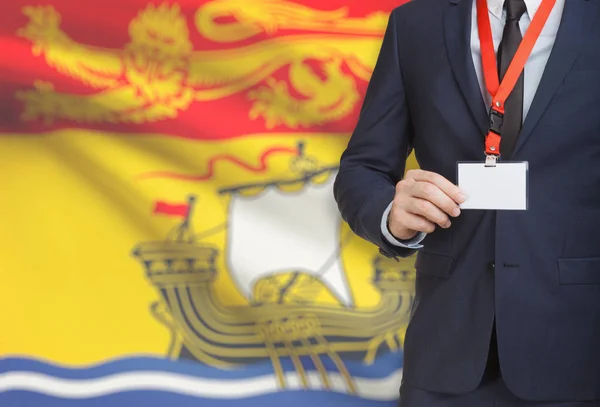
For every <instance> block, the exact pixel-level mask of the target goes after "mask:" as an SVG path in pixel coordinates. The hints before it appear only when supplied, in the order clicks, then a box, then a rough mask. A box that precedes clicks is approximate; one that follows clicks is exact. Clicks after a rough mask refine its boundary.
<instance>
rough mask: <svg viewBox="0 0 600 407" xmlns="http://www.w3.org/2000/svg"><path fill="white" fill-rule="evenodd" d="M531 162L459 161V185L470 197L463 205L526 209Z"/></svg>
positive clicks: (469, 206) (466, 206)
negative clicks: (493, 162) (487, 162)
mask: <svg viewBox="0 0 600 407" xmlns="http://www.w3.org/2000/svg"><path fill="white" fill-rule="evenodd" d="M527 173H528V163H527V162H526V161H525V162H506V163H496V164H495V166H491V167H489V166H488V167H486V165H485V164H484V163H458V187H459V188H460V189H461V190H462V191H464V193H465V194H466V196H467V199H466V201H465V202H464V203H462V204H461V205H460V208H461V209H487V210H526V209H527Z"/></svg>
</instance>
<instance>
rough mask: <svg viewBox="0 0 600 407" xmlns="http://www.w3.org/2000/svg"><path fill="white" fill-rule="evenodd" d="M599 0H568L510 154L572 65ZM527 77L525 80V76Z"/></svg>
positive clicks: (534, 122) (545, 106)
mask: <svg viewBox="0 0 600 407" xmlns="http://www.w3.org/2000/svg"><path fill="white" fill-rule="evenodd" d="M599 5H600V1H598V0H567V1H566V2H565V8H564V11H563V16H562V19H561V23H560V27H559V29H558V33H557V35H556V40H555V42H554V46H553V47H552V52H551V54H550V58H549V59H548V63H547V64H546V68H545V70H544V74H543V76H542V79H541V81H540V84H539V86H538V89H537V92H536V94H535V97H534V99H533V102H532V104H531V107H530V109H529V113H528V114H527V118H526V119H525V122H524V123H523V129H522V130H521V134H520V135H519V139H518V140H517V144H516V145H515V149H514V151H513V154H512V155H513V156H514V154H516V153H517V152H518V150H519V149H520V148H521V147H522V145H523V143H525V141H526V140H527V138H528V137H529V136H530V135H531V132H532V131H533V129H534V128H535V126H536V124H537V123H538V121H539V120H540V118H541V116H542V115H543V113H544V111H545V110H546V108H547V107H548V104H549V103H550V101H551V99H552V97H553V96H554V94H555V93H556V91H557V90H558V88H559V86H560V85H561V83H562V81H563V80H564V78H565V76H566V75H567V73H568V72H569V70H570V69H571V66H573V64H574V62H575V60H576V58H577V55H578V54H579V52H580V51H581V48H582V46H583V44H584V42H585V40H586V39H587V38H588V37H589V34H590V30H591V28H592V26H593V23H594V21H596V19H597V18H596V17H597V15H598V10H599V9H600V7H599ZM526 80H527V79H526Z"/></svg>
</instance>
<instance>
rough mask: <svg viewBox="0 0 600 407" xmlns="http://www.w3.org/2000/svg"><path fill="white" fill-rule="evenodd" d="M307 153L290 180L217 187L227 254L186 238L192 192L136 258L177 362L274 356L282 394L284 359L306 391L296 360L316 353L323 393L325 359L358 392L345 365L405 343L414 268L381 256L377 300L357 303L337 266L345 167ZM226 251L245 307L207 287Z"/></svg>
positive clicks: (230, 362) (224, 363)
mask: <svg viewBox="0 0 600 407" xmlns="http://www.w3.org/2000/svg"><path fill="white" fill-rule="evenodd" d="M302 150H303V149H302V145H300V148H299V151H300V153H299V155H298V156H297V157H295V158H294V159H293V162H292V169H294V170H296V171H297V172H298V173H299V176H298V177H296V178H294V179H291V180H276V181H271V182H264V183H257V184H249V185H239V186H235V187H231V188H225V189H222V190H220V191H218V192H219V194H221V195H222V196H225V197H227V198H228V219H227V227H226V228H227V229H226V233H227V243H226V245H225V246H226V247H225V253H221V252H220V250H219V248H218V247H216V246H213V245H210V244H206V243H202V242H199V241H198V240H197V238H196V237H195V235H194V233H193V232H192V231H191V226H190V222H191V218H192V215H193V210H192V207H193V205H194V202H195V198H194V197H193V196H192V197H190V198H188V204H189V208H190V209H189V210H188V212H187V216H186V217H185V219H184V220H183V221H182V222H181V224H179V225H178V226H177V227H176V228H175V229H174V231H173V233H171V234H170V235H169V236H168V238H167V239H166V240H164V241H157V242H145V243H142V244H140V245H139V246H138V247H136V248H135V249H134V252H133V254H134V256H136V257H137V258H138V259H139V260H140V261H141V263H142V264H143V266H144V268H145V270H146V275H147V277H148V279H149V280H150V282H151V283H152V284H153V285H154V287H155V288H156V289H157V290H158V291H159V293H160V295H161V299H162V301H163V303H164V305H165V306H166V312H165V313H161V312H159V308H160V307H159V305H158V303H157V304H155V305H154V306H153V310H154V311H155V315H156V316H157V318H160V319H161V320H162V322H164V323H165V324H167V325H168V326H169V327H170V328H171V330H172V335H173V341H174V343H177V342H179V344H178V345H176V346H172V353H173V354H172V357H174V358H179V359H192V360H196V361H199V362H201V363H205V364H209V365H213V366H218V367H222V368H234V367H236V366H240V365H247V364H251V363H256V362H261V361H265V360H270V362H271V364H272V366H273V369H274V372H275V374H276V377H277V381H278V384H279V386H280V387H281V388H285V387H286V374H285V372H284V369H283V366H282V360H283V359H284V358H288V359H289V360H291V362H292V364H293V366H294V369H295V370H296V372H297V373H298V376H299V378H300V381H301V385H302V387H304V388H310V387H311V385H310V383H309V379H308V375H307V371H306V369H305V366H304V365H303V363H302V361H301V358H310V360H311V361H312V364H313V365H314V367H315V369H316V370H317V372H318V374H319V378H320V386H322V387H324V388H331V379H330V377H329V376H328V371H327V370H326V369H325V364H324V361H325V359H328V363H329V364H330V365H332V366H335V369H336V370H337V372H338V373H339V374H340V376H341V377H342V378H343V381H344V387H345V389H346V391H347V392H348V393H356V387H355V385H354V383H353V380H352V377H351V375H350V374H349V372H348V370H347V368H346V366H345V363H344V361H345V360H361V361H362V362H364V363H366V364H370V363H372V362H373V361H374V360H375V358H376V357H377V356H378V354H380V353H381V352H386V351H398V350H399V349H400V348H401V346H402V342H403V338H404V332H405V328H406V325H407V324H408V319H409V317H410V308H411V305H412V301H413V295H414V269H413V268H412V264H410V263H408V264H405V263H402V262H400V263H399V262H396V261H395V260H390V259H387V258H385V257H382V256H379V255H376V256H375V257H374V258H373V260H372V262H371V264H372V267H373V277H372V279H371V281H372V284H373V285H374V287H376V289H377V290H378V291H379V293H380V300H379V303H378V304H377V305H376V306H374V307H372V308H357V307H355V306H354V304H353V299H352V295H351V291H350V288H349V285H348V281H347V279H346V275H345V272H344V268H343V265H342V261H341V259H340V257H341V256H340V254H341V251H342V250H343V246H344V244H345V242H346V241H347V238H348V237H349V235H348V233H350V232H348V233H347V234H346V235H345V236H343V233H341V232H340V231H341V230H342V220H341V218H340V216H339V214H338V212H337V207H336V205H335V202H334V200H333V195H332V185H333V181H334V179H335V175H336V173H337V170H338V168H337V167H334V166H319V165H317V164H316V162H315V161H314V160H312V159H310V158H308V157H306V156H305V155H304V153H303V152H302ZM221 255H225V256H226V264H227V267H228V272H229V274H230V276H231V277H232V278H233V279H234V281H235V283H236V286H237V288H238V289H239V291H240V293H242V295H243V296H244V297H245V298H246V299H247V300H248V305H247V306H228V305H225V304H224V303H223V302H222V301H221V300H220V299H219V298H218V297H217V296H216V294H215V290H214V289H213V287H212V285H213V282H214V281H215V278H216V277H217V273H219V272H221V271H220V270H217V266H216V263H217V262H216V260H217V258H218V256H221ZM407 266H408V267H407ZM290 270H291V271H290ZM306 286H308V287H313V288H314V287H315V286H318V287H321V288H322V289H325V290H327V291H328V292H329V293H330V294H331V295H333V296H334V297H335V298H336V299H337V301H338V305H326V304H320V303H317V302H316V301H314V300H312V299H311V298H309V297H307V296H302V295H298V292H299V291H300V292H301V291H302V290H301V289H302V287H306ZM399 367H400V366H399Z"/></svg>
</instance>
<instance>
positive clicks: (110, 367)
mask: <svg viewBox="0 0 600 407" xmlns="http://www.w3.org/2000/svg"><path fill="white" fill-rule="evenodd" d="M402 359H403V358H402V353H401V352H399V353H388V354H385V355H382V356H380V357H379V358H377V359H376V360H375V362H374V363H373V364H371V365H365V364H364V363H363V362H362V361H346V362H345V364H346V368H347V369H348V371H349V373H350V375H352V376H354V377H365V378H382V377H387V376H389V375H390V374H391V373H392V372H394V371H396V370H397V369H398V368H399V367H401V366H402V361H403V360H402ZM321 360H322V362H323V364H324V365H325V367H326V369H327V370H328V371H331V372H336V371H337V369H336V367H335V364H334V363H333V361H332V360H330V359H329V358H321ZM302 364H303V365H304V367H305V369H306V370H307V371H313V370H315V369H314V365H313V363H312V361H311V360H310V358H308V357H306V358H303V359H302ZM282 365H283V366H284V370H286V371H294V370H295V369H294V366H293V364H292V362H291V361H290V360H289V359H287V360H285V359H284V360H282ZM15 370H19V371H28V372H36V373H43V374H46V375H49V376H54V377H58V378H64V379H93V378H98V377H104V376H108V375H112V374H115V373H122V372H139V371H161V372H170V373H178V374H182V375H186V376H193V377H206V378H213V379H224V380H227V379H230V380H232V379H245V378H251V377H256V376H263V375H267V374H273V367H272V365H271V363H270V362H266V363H261V364H256V365H249V366H244V367H241V368H236V369H231V370H223V369H218V368H215V367H212V366H207V365H203V364H200V363H197V362H191V361H171V360H168V359H161V358H150V357H138V358H123V359H118V360H114V361H111V362H107V363H103V364H98V365H94V366H86V367H80V368H70V367H62V366H56V365H52V364H49V363H44V362H40V361H37V360H34V359H25V358H7V359H0V374H1V373H4V372H10V371H15Z"/></svg>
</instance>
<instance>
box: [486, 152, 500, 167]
mask: <svg viewBox="0 0 600 407" xmlns="http://www.w3.org/2000/svg"><path fill="white" fill-rule="evenodd" d="M496 161H498V156H497V155H493V154H486V156H485V166H486V167H495V166H496Z"/></svg>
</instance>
